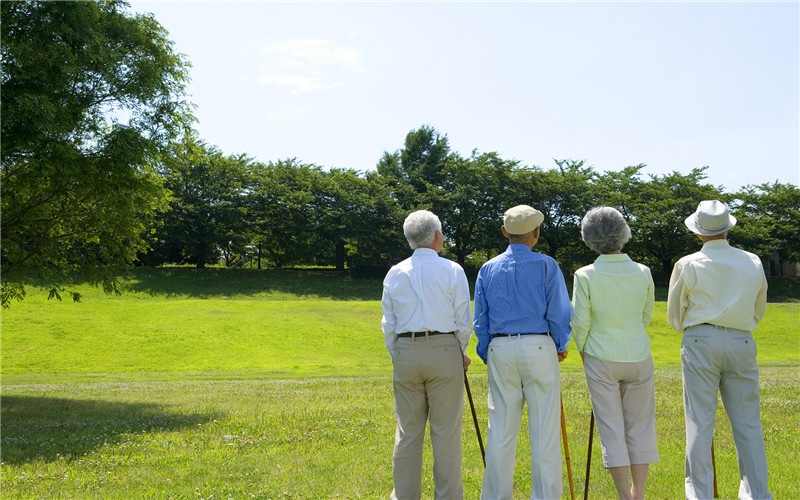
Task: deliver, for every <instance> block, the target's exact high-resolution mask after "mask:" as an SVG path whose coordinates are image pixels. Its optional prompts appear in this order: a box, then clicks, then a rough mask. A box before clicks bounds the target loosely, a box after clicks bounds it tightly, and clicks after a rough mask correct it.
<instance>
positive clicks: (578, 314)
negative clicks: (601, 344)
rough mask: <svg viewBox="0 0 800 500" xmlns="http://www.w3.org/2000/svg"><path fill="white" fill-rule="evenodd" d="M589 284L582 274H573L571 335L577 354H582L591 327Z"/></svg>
mask: <svg viewBox="0 0 800 500" xmlns="http://www.w3.org/2000/svg"><path fill="white" fill-rule="evenodd" d="M589 299H590V298H589V283H588V281H587V280H586V279H585V277H584V276H583V274H580V273H575V280H574V282H573V285H572V320H571V321H570V326H571V327H572V335H573V337H574V339H575V346H576V347H577V349H578V351H579V352H583V348H584V346H585V345H586V338H587V337H588V336H589V327H590V326H591V314H592V304H591V301H590V300H589Z"/></svg>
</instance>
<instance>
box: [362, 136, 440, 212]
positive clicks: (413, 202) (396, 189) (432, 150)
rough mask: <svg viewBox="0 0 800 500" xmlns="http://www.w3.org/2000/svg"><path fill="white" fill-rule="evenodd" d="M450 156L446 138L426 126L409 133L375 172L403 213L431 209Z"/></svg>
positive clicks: (387, 155) (379, 163)
mask: <svg viewBox="0 0 800 500" xmlns="http://www.w3.org/2000/svg"><path fill="white" fill-rule="evenodd" d="M449 154H450V145H449V143H448V140H447V136H446V135H440V134H439V132H437V131H436V129H434V128H433V127H430V126H427V125H425V126H422V127H420V128H419V129H417V130H412V131H411V132H409V133H408V134H407V135H406V140H405V145H404V147H403V148H401V149H400V150H398V151H396V152H395V153H393V154H392V153H388V152H384V154H383V157H382V158H381V160H380V161H379V162H378V165H377V171H378V173H379V174H381V175H382V176H383V177H385V178H386V180H387V183H388V185H389V186H390V187H391V189H392V193H393V195H394V197H395V199H396V200H397V202H398V203H399V204H400V206H401V207H402V208H403V209H404V210H407V211H411V210H416V209H419V208H430V206H431V203H432V202H433V201H434V200H435V199H436V193H435V192H434V191H435V189H436V188H437V187H439V186H440V185H441V183H442V181H443V175H444V174H443V170H444V168H445V164H446V162H447V158H448V156H449Z"/></svg>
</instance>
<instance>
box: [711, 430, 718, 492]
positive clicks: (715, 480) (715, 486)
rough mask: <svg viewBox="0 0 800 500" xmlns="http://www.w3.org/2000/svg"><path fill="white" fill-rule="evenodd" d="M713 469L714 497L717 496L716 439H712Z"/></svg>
mask: <svg viewBox="0 0 800 500" xmlns="http://www.w3.org/2000/svg"><path fill="white" fill-rule="evenodd" d="M711 469H712V470H713V471H714V498H717V495H718V493H717V460H716V458H715V457H714V440H713V439H712V440H711Z"/></svg>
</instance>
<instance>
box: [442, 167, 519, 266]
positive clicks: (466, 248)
mask: <svg viewBox="0 0 800 500" xmlns="http://www.w3.org/2000/svg"><path fill="white" fill-rule="evenodd" d="M516 164H517V162H516V161H514V160H504V159H502V158H500V156H499V155H498V154H497V153H478V152H477V151H473V152H472V156H470V157H469V158H463V157H461V156H460V155H457V154H451V155H450V159H448V161H447V164H446V167H445V169H444V170H443V179H442V181H441V185H440V188H439V189H437V191H436V197H435V199H434V200H433V202H432V207H433V211H434V212H436V213H437V214H438V215H439V217H440V218H441V220H442V227H443V229H444V233H445V236H446V240H445V241H446V244H447V248H448V250H451V251H452V252H453V253H455V257H456V260H457V261H458V263H459V264H461V265H462V266H464V265H466V262H467V257H469V256H470V255H472V254H473V252H476V251H478V250H484V249H487V248H493V247H494V243H496V242H497V238H498V236H501V233H500V225H501V224H502V215H503V211H504V210H505V208H504V203H505V199H504V193H505V189H506V187H507V186H508V185H509V179H510V178H511V175H512V172H513V171H514V168H515V167H516ZM488 257H489V256H487V258H488ZM476 260H477V261H478V262H480V261H481V259H480V258H478V259H476Z"/></svg>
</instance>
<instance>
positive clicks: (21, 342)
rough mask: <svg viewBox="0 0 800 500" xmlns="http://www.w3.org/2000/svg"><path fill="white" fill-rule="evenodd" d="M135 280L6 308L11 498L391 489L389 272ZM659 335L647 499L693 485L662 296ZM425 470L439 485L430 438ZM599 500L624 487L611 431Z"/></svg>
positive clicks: (795, 410)
mask: <svg viewBox="0 0 800 500" xmlns="http://www.w3.org/2000/svg"><path fill="white" fill-rule="evenodd" d="M128 283H129V289H128V290H127V291H126V292H125V293H124V294H123V295H121V296H106V295H104V294H103V293H102V292H101V291H99V290H97V289H95V288H92V287H88V286H81V287H79V288H78V289H77V291H80V292H81V294H82V297H83V298H82V301H81V302H80V303H73V302H72V301H71V300H69V301H67V300H65V301H64V302H58V301H54V300H51V301H47V300H46V292H44V291H42V290H39V289H30V290H29V293H28V297H27V298H26V299H25V300H24V301H23V302H20V303H14V304H12V306H11V308H10V309H7V310H4V311H2V358H1V361H2V401H1V402H0V404H1V405H2V406H1V408H0V411H1V413H0V418H1V419H2V420H0V423H1V427H0V433H2V436H1V437H2V443H1V445H2V447H1V448H0V453H2V464H1V465H0V470H1V471H2V496H3V497H4V498H209V499H210V498H387V497H388V493H389V492H390V491H391V453H392V444H393V432H394V415H393V400H392V393H391V363H390V360H389V356H388V354H387V353H386V350H385V348H384V345H383V337H382V334H381V332H380V327H379V322H380V316H381V312H380V302H379V299H380V289H381V287H380V280H367V279H350V278H347V277H345V276H343V275H341V274H338V273H334V272H331V271H325V270H302V271H289V270H287V271H256V270H225V269H207V270H195V269H186V268H174V269H157V270H152V269H150V270H145V269H142V270H137V271H136V273H135V275H134V276H133V277H132V278H131V279H130V280H129V282H128ZM662 292H663V291H662ZM660 295H663V293H660ZM771 295H774V296H781V297H789V299H790V300H789V301H787V302H781V303H770V304H769V306H768V312H767V316H766V318H765V319H764V321H763V322H762V323H761V324H760V325H759V328H758V329H757V330H756V332H755V336H756V340H757V343H758V347H759V362H760V364H761V387H762V413H763V415H762V417H763V423H764V431H765V436H766V439H767V449H768V460H769V465H770V474H771V475H770V479H771V489H772V491H773V494H774V495H775V498H778V499H780V498H786V499H790V498H800V486H798V482H800V465H798V461H797V460H796V459H795V458H794V457H795V456H796V454H797V450H798V449H800V431H798V428H799V427H800V426H799V425H798V424H800V398H798V395H797V390H796V385H797V380H798V373H799V370H800V338H799V335H800V333H798V332H799V331H800V327H799V326H798V320H800V302H798V301H797V298H798V297H797V296H796V284H795V283H789V284H788V285H787V284H785V283H781V284H779V286H778V287H775V291H774V292H772V291H771ZM662 298H663V297H662ZM65 299H69V295H66V296H65ZM649 333H650V336H651V340H652V351H653V356H654V359H655V362H656V368H657V374H656V390H657V411H658V415H657V425H658V435H659V451H660V453H661V462H659V463H658V464H655V465H653V466H652V468H651V475H650V479H649V482H648V489H647V493H648V498H664V499H672V498H681V496H682V494H683V444H684V443H683V439H684V424H683V404H682V396H681V376H680V366H679V350H680V336H679V335H677V334H675V333H674V332H673V331H672V330H671V329H670V328H669V326H668V325H667V323H666V315H665V303H664V302H663V301H661V302H657V303H656V311H655V314H654V319H653V323H652V325H651V327H650V329H649ZM573 347H574V346H573ZM470 354H471V355H472V356H473V359H474V361H475V362H474V363H473V365H472V368H471V369H470V372H469V377H470V385H471V389H472V394H473V397H474V400H475V406H476V412H477V415H478V419H479V423H480V426H481V431H482V433H483V436H484V438H485V434H486V431H487V428H486V426H487V421H486V420H487V419H486V413H487V412H486V390H487V389H486V387H487V386H486V368H485V366H484V365H483V363H482V362H481V361H480V360H479V359H477V356H475V355H474V341H473V344H472V346H471V349H470ZM561 368H562V383H563V390H562V392H563V397H564V406H565V413H566V421H567V431H568V437H569V451H570V464H571V468H572V473H573V483H574V487H575V490H576V496H579V497H582V492H583V485H584V478H585V474H586V459H587V444H588V430H589V429H588V424H589V400H588V394H587V391H586V386H585V381H584V379H583V373H582V368H581V364H580V359H579V357H578V356H577V355H576V353H574V352H572V353H571V355H570V356H569V358H568V359H567V361H565V362H564V363H562V365H561ZM717 422H718V425H717V430H716V433H715V442H716V460H717V469H718V472H719V475H718V476H719V477H718V484H719V491H720V498H736V492H737V488H738V477H737V472H736V471H737V467H736V456H735V450H734V448H733V444H732V443H733V442H732V437H731V431H730V427H729V425H728V422H727V419H726V417H725V416H724V413H723V412H722V411H720V412H719V415H718V421H717ZM523 428H525V423H524V422H523ZM527 448H528V441H527V435H526V433H524V432H523V433H521V435H520V442H519V446H518V452H517V468H516V473H515V492H516V496H517V497H518V498H527V497H529V495H530V484H529V472H528V464H529V460H530V455H529V452H528V449H527ZM463 463H464V482H465V488H466V493H467V498H478V496H479V492H480V481H481V477H482V470H483V466H482V463H481V459H480V451H479V448H478V443H477V438H476V435H475V429H474V426H473V425H472V419H471V413H470V409H469V407H468V405H467V402H466V398H465V420H464V460H463ZM425 467H426V470H425V484H424V488H425V491H427V492H429V493H430V492H431V491H432V481H431V473H430V468H431V457H430V450H429V449H428V450H426V462H425ZM566 472H567V470H566V468H565V470H564V498H569V482H568V480H567V474H566ZM429 497H430V498H432V494H430V495H429ZM590 497H591V498H613V497H614V488H613V484H612V483H611V480H610V477H609V475H608V474H607V473H606V472H605V471H604V470H603V469H602V465H601V462H600V446H599V438H598V437H597V434H596V433H595V440H594V446H593V455H592V468H591V476H590Z"/></svg>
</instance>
